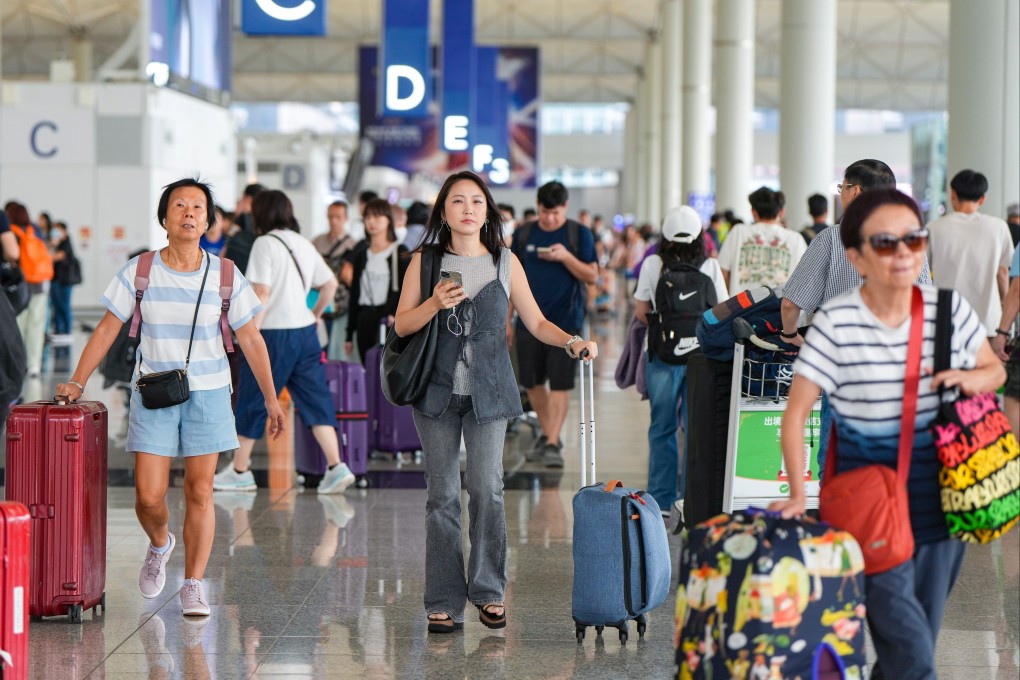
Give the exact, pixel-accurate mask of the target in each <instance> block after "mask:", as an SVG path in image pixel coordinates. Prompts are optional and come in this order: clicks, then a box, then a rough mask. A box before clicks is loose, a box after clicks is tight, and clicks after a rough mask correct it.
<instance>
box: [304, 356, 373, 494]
mask: <svg viewBox="0 0 1020 680" xmlns="http://www.w3.org/2000/svg"><path fill="white" fill-rule="evenodd" d="M323 368H324V369H325V371H326V387H327V389H328V390H329V394H330V397H331V398H332V401H333V408H334V410H335V413H336V437H337V439H338V440H339V442H340V458H341V459H342V460H343V462H344V463H346V464H347V467H349V468H350V469H351V472H353V473H354V474H355V475H356V476H357V477H358V482H359V484H358V486H360V487H364V485H365V479H366V478H365V473H367V472H368V397H367V392H366V385H365V368H364V367H363V366H362V365H361V364H358V363H351V362H346V361H327V362H326V363H325V365H324V366H323ZM295 415H296V418H295V423H294V424H295V428H294V430H295V431H294V467H295V468H296V469H297V472H298V474H299V475H303V476H304V478H305V486H306V487H315V486H318V484H319V482H320V481H322V477H323V475H325V474H326V455H325V454H324V453H323V452H322V448H321V447H319V445H318V443H316V441H315V437H314V436H313V435H312V431H311V430H310V429H309V428H308V427H306V426H305V424H304V421H302V420H301V412H300V411H296V412H295Z"/></svg>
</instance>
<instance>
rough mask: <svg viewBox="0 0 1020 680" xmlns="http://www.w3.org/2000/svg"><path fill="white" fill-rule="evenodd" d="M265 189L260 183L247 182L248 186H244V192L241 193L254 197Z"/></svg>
mask: <svg viewBox="0 0 1020 680" xmlns="http://www.w3.org/2000/svg"><path fill="white" fill-rule="evenodd" d="M265 190H266V188H265V187H264V186H262V185H261V184H258V183H255V184H249V185H248V186H246V187H245V188H244V192H243V193H244V195H245V196H247V197H248V198H255V197H256V196H258V195H259V194H261V193H262V192H263V191H265Z"/></svg>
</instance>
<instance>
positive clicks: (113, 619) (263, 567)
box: [25, 315, 1020, 680]
mask: <svg viewBox="0 0 1020 680" xmlns="http://www.w3.org/2000/svg"><path fill="white" fill-rule="evenodd" d="M621 320H623V319H622V317H620V316H618V317H615V318H614V317H610V316H608V315H604V316H603V317H601V318H600V319H598V320H597V322H596V324H595V325H594V327H593V330H594V337H596V338H597V339H598V341H599V342H600V343H602V345H601V346H602V348H603V349H602V351H603V352H604V354H603V356H602V357H600V359H599V360H597V361H596V362H595V380H596V385H597V392H596V402H595V422H596V432H597V436H596V447H597V475H598V479H600V480H607V479H620V480H622V481H623V482H624V483H626V484H627V485H629V486H632V487H637V488H644V485H645V483H646V481H647V474H648V470H647V461H648V440H647V437H646V436H645V432H646V430H647V426H648V421H649V412H648V404H647V402H642V401H641V400H640V399H639V397H638V395H637V393H636V392H635V391H634V389H633V388H631V389H629V390H626V391H621V390H619V389H617V387H616V384H615V381H614V379H613V372H614V369H615V365H616V359H617V358H618V356H619V352H620V343H621V338H622V336H623V330H624V328H623V326H622V325H621ZM75 336H76V337H75V347H80V346H81V345H82V344H83V343H84V340H85V336H84V334H82V333H76V334H75ZM61 375H63V374H62V373H61V372H60V371H58V370H54V371H53V372H52V373H47V375H46V376H44V377H43V378H41V379H33V380H29V381H28V383H27V384H26V386H25V391H26V397H27V398H29V399H35V398H41V399H45V398H47V397H48V394H49V392H50V391H52V388H53V386H54V383H55V382H56V380H57V379H59V377H60V376H61ZM96 382H97V386H96V387H95V388H92V387H90V393H89V398H93V399H99V400H101V401H103V402H104V403H106V404H108V405H109V409H110V421H109V422H110V448H109V456H110V457H109V465H110V486H109V531H108V538H107V580H106V603H107V609H106V610H105V612H103V611H100V612H99V615H98V616H93V615H92V614H90V613H88V612H86V614H85V615H84V620H83V621H82V623H81V624H71V623H68V622H67V620H66V618H63V617H61V618H52V619H46V620H43V621H33V622H32V624H31V627H30V636H31V637H30V644H31V664H32V667H31V672H30V675H29V677H31V678H54V679H57V678H61V679H63V678H86V677H88V678H107V679H110V678H124V679H128V678H199V679H200V678H276V677H280V678H309V679H311V678H380V679H381V678H508V679H517V678H534V679H536V680H539V679H547V678H605V679H606V680H610V679H613V680H615V679H618V678H667V677H672V673H673V659H674V656H673V633H674V624H673V612H674V606H675V597H674V596H673V595H671V596H670V598H669V599H668V600H667V601H666V602H665V603H664V604H663V605H661V606H660V607H659V608H658V609H656V610H655V611H653V612H652V613H651V614H650V616H649V622H648V629H647V632H646V633H645V636H644V638H638V637H637V635H636V634H635V633H634V630H633V625H632V626H631V637H630V639H629V640H628V642H627V644H626V645H621V644H620V642H619V640H618V637H617V635H616V631H615V630H614V629H611V628H607V629H606V630H605V631H604V632H603V634H602V635H601V636H596V635H595V634H594V631H591V630H589V632H588V634H587V636H586V638H585V640H584V642H583V643H582V644H578V643H577V641H576V640H575V636H574V623H573V621H572V620H571V615H570V608H571V605H570V603H571V585H572V559H571V542H572V529H573V513H572V510H571V499H572V497H573V495H574V493H575V492H576V491H577V489H578V487H579V486H580V480H581V477H580V468H581V457H580V445H579V440H580V426H579V423H580V417H579V409H578V403H577V400H576V399H573V400H572V402H571V409H570V413H569V415H568V417H567V425H566V426H565V427H564V444H565V448H564V454H565V455H564V458H565V466H564V468H563V469H562V470H550V469H547V468H545V467H544V466H543V465H542V464H541V463H533V462H527V461H525V460H524V453H525V451H526V450H527V448H528V447H530V446H531V444H532V441H533V439H532V437H533V434H532V430H531V428H530V426H529V425H528V424H527V423H523V422H522V423H521V424H519V425H518V426H517V427H516V431H515V432H511V433H508V435H507V438H506V447H505V449H504V454H503V465H504V471H505V476H504V484H505V490H506V491H505V493H506V501H505V503H506V521H507V534H508V539H509V543H508V548H509V555H508V570H509V575H510V580H509V584H508V587H507V592H506V604H507V619H508V622H507V627H506V628H505V629H503V630H501V631H492V630H489V629H487V628H485V627H483V626H482V624H481V623H479V622H478V618H477V616H474V615H473V612H466V613H465V626H464V630H463V632H462V633H456V634H451V635H429V634H428V633H426V631H425V628H426V619H425V613H424V610H423V608H422V596H423V592H424V590H423V589H424V560H425V545H424V529H425V522H424V510H425V490H424V486H425V482H424V474H423V471H422V467H421V465H420V464H416V463H415V460H414V457H413V456H410V455H407V456H404V457H403V458H402V460H400V461H399V462H397V461H395V460H394V459H393V458H392V457H391V456H385V455H378V456H377V457H375V458H374V459H373V460H372V461H371V464H370V480H371V486H370V487H369V488H367V489H353V488H352V489H349V490H348V491H347V492H346V493H344V494H342V495H319V494H317V493H315V491H314V490H311V491H309V490H306V489H304V488H302V487H301V486H300V485H298V484H296V483H295V481H294V478H293V462H292V458H288V452H287V451H286V449H285V447H281V448H280V449H277V447H275V446H274V447H273V450H272V451H270V450H268V449H267V448H266V446H265V440H263V442H262V444H261V445H260V446H259V448H258V449H257V450H256V455H255V457H254V459H253V461H254V462H253V469H254V470H255V474H256V479H257V481H258V483H259V490H258V491H257V492H255V493H242V492H216V493H215V494H214V495H213V501H214V503H215V505H216V538H215V543H214V546H213V553H212V558H211V560H210V563H209V568H208V569H207V571H206V583H207V584H208V585H207V588H208V592H209V598H210V605H211V609H212V614H211V616H209V618H208V620H202V619H198V620H197V622H196V620H195V619H189V618H186V617H183V616H181V605H180V600H179V598H178V596H177V592H176V590H175V589H174V587H173V585H172V584H176V583H179V582H180V581H181V579H183V571H184V566H183V555H182V553H180V552H178V553H176V554H175V555H174V556H173V557H171V560H170V563H169V568H168V575H167V587H166V589H165V590H164V592H163V594H162V595H161V596H160V597H158V598H157V599H155V600H144V599H142V597H141V596H140V595H139V593H138V586H137V585H136V581H137V574H138V568H139V565H140V563H141V560H142V558H143V557H144V554H145V544H146V540H145V534H144V533H143V532H142V530H141V529H140V528H139V526H138V522H137V520H136V518H135V514H134V489H133V472H132V458H131V456H129V455H128V454H127V453H125V452H124V449H123V441H124V439H123V438H124V434H125V429H126V426H127V423H126V416H125V413H124V406H123V404H124V400H123V394H122V389H121V388H116V387H112V388H110V389H105V390H104V389H100V387H101V380H98V379H97V381H96ZM182 473H183V470H182V469H180V468H179V466H175V475H174V481H173V488H171V490H170V494H169V498H168V501H169V506H170V517H171V519H170V524H171V527H172V528H173V529H174V530H175V531H177V533H178V535H180V534H179V528H180V522H181V513H182V512H183V494H182V491H181V488H180V487H181V482H182V477H183V474H182ZM465 499H466V496H465ZM465 518H466V503H465ZM670 547H671V554H672V557H673V564H674V565H675V564H678V562H677V559H678V554H679V549H680V540H679V538H678V537H673V536H671V538H670ZM673 579H674V584H675V580H676V574H675V573H674V576H673ZM879 606H880V605H879ZM1018 630H1020V532H1017V531H1012V532H1010V533H1009V534H1008V535H1007V536H1006V537H1005V538H1004V539H1003V540H1001V541H996V542H994V543H992V544H990V545H982V546H971V547H970V548H969V551H968V554H967V558H966V562H965V564H964V568H963V572H962V575H961V577H960V580H959V582H958V583H957V585H956V588H955V589H954V591H953V594H952V596H951V597H950V600H949V603H948V605H947V607H946V615H945V621H944V623H943V627H942V633H941V636H940V638H939V644H938V650H937V660H938V668H939V678H942V679H943V680H1011V679H1012V678H1016V677H1017V673H1018V672H1020V665H1018V659H1020V656H1018V655H1020V637H1018ZM868 654H869V660H870V661H872V662H873V661H874V653H873V652H871V651H870V648H869V650H868Z"/></svg>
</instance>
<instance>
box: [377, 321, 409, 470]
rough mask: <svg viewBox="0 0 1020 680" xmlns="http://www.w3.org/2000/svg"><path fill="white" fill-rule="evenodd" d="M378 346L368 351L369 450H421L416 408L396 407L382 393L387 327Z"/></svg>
mask: <svg viewBox="0 0 1020 680" xmlns="http://www.w3.org/2000/svg"><path fill="white" fill-rule="evenodd" d="M379 329H380V332H379V344H378V345H376V346H375V347H372V348H371V349H369V350H368V351H367V352H365V390H366V392H367V393H368V448H369V451H383V452H388V453H393V454H400V453H410V452H414V451H421V439H419V438H418V430H417V429H416V428H415V427H414V415H413V414H414V408H413V407H412V406H410V405H408V406H394V405H393V404H391V403H390V402H389V400H388V399H386V396H385V395H384V394H383V390H382V374H381V372H380V371H381V370H382V352H383V341H384V340H385V339H386V325H385V324H382V325H380V327H379Z"/></svg>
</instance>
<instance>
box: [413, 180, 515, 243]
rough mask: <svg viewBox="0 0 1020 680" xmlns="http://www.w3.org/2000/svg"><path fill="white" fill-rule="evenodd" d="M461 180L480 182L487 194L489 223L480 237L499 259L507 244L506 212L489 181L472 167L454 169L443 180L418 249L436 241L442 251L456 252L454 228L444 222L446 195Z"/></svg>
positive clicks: (486, 209)
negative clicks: (496, 198)
mask: <svg viewBox="0 0 1020 680" xmlns="http://www.w3.org/2000/svg"><path fill="white" fill-rule="evenodd" d="M461 180H468V181H470V182H474V183H475V184H476V185H478V188H479V189H480V190H481V192H482V195H483V196H485V220H486V221H487V222H488V224H486V225H484V226H483V227H482V231H481V234H479V238H480V239H481V241H482V245H484V246H485V248H486V250H488V251H489V252H490V253H491V254H492V261H493V263H498V262H499V254H500V252H501V251H502V248H503V216H502V215H501V214H500V212H499V206H497V205H496V201H495V200H494V199H493V198H492V193H491V192H490V191H489V187H487V186H486V185H485V182H484V181H482V178H481V177H479V176H478V175H476V174H475V173H473V172H471V171H470V170H462V171H461V172H457V173H454V174H452V175H450V176H449V177H447V178H446V181H445V182H443V187H442V188H441V189H440V190H439V195H438V196H436V202H435V205H433V206H432V214H431V215H430V216H429V221H428V223H427V224H426V225H425V234H424V235H423V236H422V239H421V243H422V244H423V245H421V246H418V250H419V251H420V250H421V249H422V248H423V247H424V244H430V243H434V244H436V245H437V246H438V247H439V250H440V252H444V253H450V252H453V251H452V250H451V249H452V247H453V245H452V242H453V238H452V235H451V233H450V228H449V227H444V226H443V210H444V209H445V207H446V199H447V198H448V197H449V195H450V191H451V190H452V189H453V185H454V184H456V183H457V182H460V181H461Z"/></svg>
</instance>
